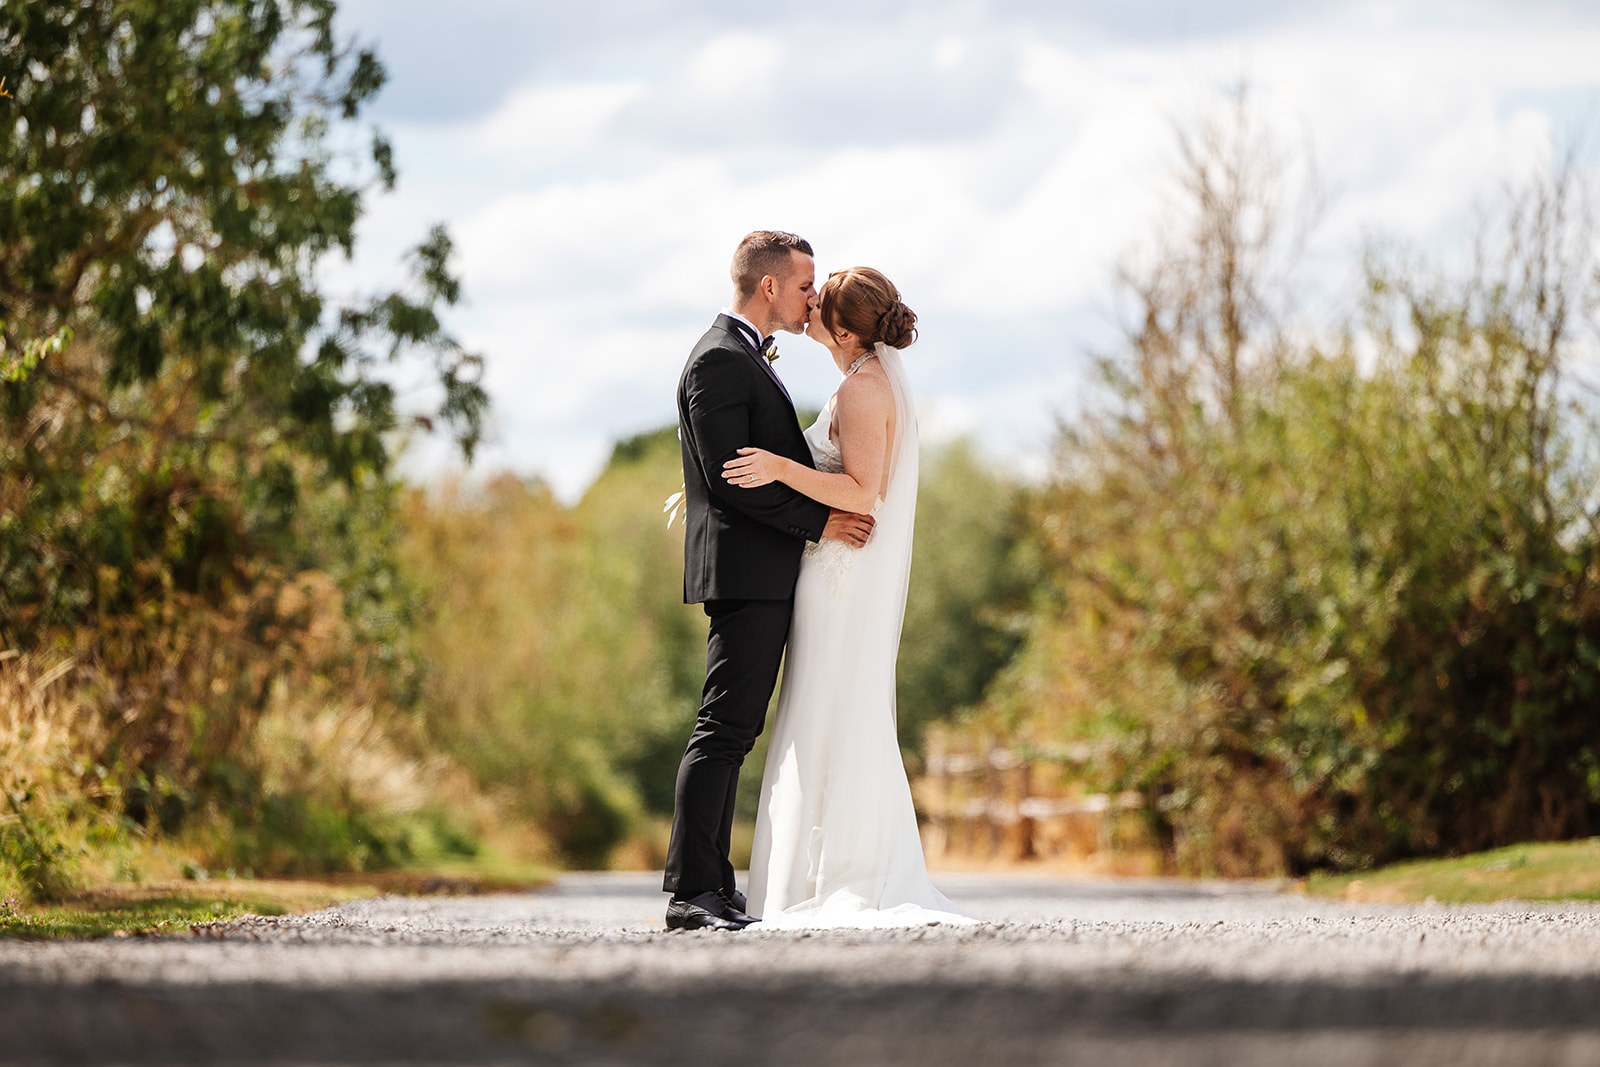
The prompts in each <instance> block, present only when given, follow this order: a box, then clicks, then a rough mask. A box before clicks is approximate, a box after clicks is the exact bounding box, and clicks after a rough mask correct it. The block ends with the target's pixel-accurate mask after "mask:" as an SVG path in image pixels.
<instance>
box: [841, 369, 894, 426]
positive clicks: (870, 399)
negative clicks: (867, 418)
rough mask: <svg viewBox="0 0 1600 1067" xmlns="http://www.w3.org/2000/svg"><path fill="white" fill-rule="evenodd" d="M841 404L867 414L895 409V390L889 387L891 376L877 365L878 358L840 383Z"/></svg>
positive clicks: (842, 406)
mask: <svg viewBox="0 0 1600 1067" xmlns="http://www.w3.org/2000/svg"><path fill="white" fill-rule="evenodd" d="M838 397H839V406H840V407H841V408H847V409H849V410H850V411H852V412H856V413H860V414H866V413H869V412H874V411H881V412H883V413H885V414H887V413H889V412H891V411H893V410H894V390H893V389H891V388H890V387H889V376H888V375H887V374H885V373H884V372H883V368H882V367H880V366H878V365H877V360H872V361H871V362H869V363H867V364H866V365H864V366H863V367H862V368H861V369H860V370H858V371H856V372H855V373H854V374H852V375H850V377H848V378H846V379H845V380H844V381H842V382H840V383H839V392H838Z"/></svg>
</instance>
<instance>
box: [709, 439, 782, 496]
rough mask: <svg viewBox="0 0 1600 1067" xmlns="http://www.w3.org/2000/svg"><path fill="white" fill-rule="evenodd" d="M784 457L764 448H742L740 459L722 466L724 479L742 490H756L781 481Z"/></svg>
mask: <svg viewBox="0 0 1600 1067" xmlns="http://www.w3.org/2000/svg"><path fill="white" fill-rule="evenodd" d="M782 465H783V457H782V456H775V455H773V454H772V453H771V452H768V451H767V450H766V449H764V448H741V449H739V458H738V459H730V460H728V462H726V463H724V464H723V465H722V477H723V478H724V479H725V480H726V481H728V482H731V483H732V484H734V485H737V486H738V487H739V488H740V489H754V488H756V487H757V486H762V485H769V484H771V483H772V482H776V481H779V480H780V478H779V475H781V474H782V473H783V472H782Z"/></svg>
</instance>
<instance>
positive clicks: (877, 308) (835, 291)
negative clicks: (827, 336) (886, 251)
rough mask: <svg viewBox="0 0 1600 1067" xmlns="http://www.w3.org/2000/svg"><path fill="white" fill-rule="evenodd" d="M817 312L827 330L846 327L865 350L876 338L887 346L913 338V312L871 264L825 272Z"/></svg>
mask: <svg viewBox="0 0 1600 1067" xmlns="http://www.w3.org/2000/svg"><path fill="white" fill-rule="evenodd" d="M817 314H819V315H821V316H822V325H823V326H825V327H827V330H828V332H829V333H831V334H835V335H837V334H838V333H839V331H840V330H848V331H850V332H851V333H853V334H855V335H856V336H857V337H858V338H860V339H861V343H862V344H863V345H865V346H866V348H867V351H869V352H870V351H871V350H872V349H873V348H874V347H876V346H877V344H878V342H879V341H882V342H883V343H884V344H886V345H888V346H889V347H890V348H906V347H908V346H910V345H912V344H914V343H915V342H916V340H917V313H916V312H915V311H912V310H911V309H910V308H908V307H906V306H905V304H904V303H902V302H901V300H900V290H898V289H896V288H895V287H894V282H891V281H890V280H889V279H888V278H885V277H884V276H883V273H882V272H881V271H876V270H873V269H872V268H871V267H851V268H850V269H849V270H836V271H834V272H833V273H832V274H830V275H828V280H827V281H825V282H823V283H822V293H821V296H820V299H819V301H818V304H817Z"/></svg>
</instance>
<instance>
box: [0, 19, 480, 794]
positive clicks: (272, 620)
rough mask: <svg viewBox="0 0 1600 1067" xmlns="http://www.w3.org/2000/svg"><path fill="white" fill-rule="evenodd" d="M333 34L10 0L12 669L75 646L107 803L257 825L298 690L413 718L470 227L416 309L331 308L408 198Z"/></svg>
mask: <svg viewBox="0 0 1600 1067" xmlns="http://www.w3.org/2000/svg"><path fill="white" fill-rule="evenodd" d="M334 16H335V4H334V3H333V2H332V0H38V2H29V3H9V4H5V5H3V6H0V74H4V75H5V76H6V78H7V82H6V84H7V87H8V89H9V91H10V93H11V94H12V95H11V96H10V97H7V98H0V323H3V324H4V325H3V328H0V370H4V371H5V372H6V373H5V376H6V378H7V382H6V384H5V385H4V386H3V387H0V647H9V648H21V649H23V650H24V651H28V650H31V649H53V650H57V651H70V652H71V653H72V654H73V655H74V656H75V658H76V662H77V665H78V666H77V669H76V672H75V674H74V677H75V678H76V679H78V680H79V681H80V682H82V683H83V684H85V685H86V686H88V687H90V688H91V689H92V690H93V691H94V693H95V694H96V697H95V699H96V701H97V702H98V706H99V707H100V708H101V710H102V711H103V713H104V726H105V728H104V729H103V730H97V731H95V736H97V737H102V738H103V740H102V741H100V742H96V746H94V751H91V752H86V753H85V756H86V757H87V765H88V766H89V767H90V769H91V772H93V773H97V774H99V773H104V774H108V775H109V776H110V781H111V782H112V783H113V784H112V785H111V786H109V787H105V788H100V787H97V795H100V796H105V797H109V798H111V801H112V802H120V803H121V804H122V805H123V806H124V807H125V808H126V810H128V811H129V812H130V813H131V814H133V815H134V816H135V817H136V818H138V819H139V820H141V821H149V820H154V819H158V818H159V820H160V821H161V822H162V823H163V824H166V823H168V822H170V820H169V819H168V814H167V813H171V812H176V813H177V815H176V816H174V817H180V816H182V814H183V813H184V812H187V811H192V810H195V808H196V807H197V806H199V805H201V804H202V803H203V797H204V796H205V795H207V791H208V790H209V791H210V793H209V795H212V796H217V795H220V794H219V792H218V791H219V790H222V791H223V792H226V791H227V790H224V789H223V785H225V784H226V783H229V782H232V783H234V785H232V786H228V787H227V788H228V789H231V790H232V793H231V794H230V795H233V796H236V797H241V798H244V799H242V800H241V803H243V804H245V805H246V806H247V807H248V806H249V805H250V804H253V803H254V801H253V800H251V799H250V798H251V797H252V796H254V793H253V790H254V786H253V785H249V784H248V783H250V782H251V781H253V779H252V777H251V775H252V773H253V772H251V770H250V768H251V760H252V759H254V758H255V756H254V748H253V742H252V737H253V732H252V731H253V726H254V723H255V721H256V719H257V717H258V716H259V715H260V713H261V711H262V709H263V708H265V707H266V706H267V705H268V704H269V702H270V701H271V700H272V699H273V693H274V692H276V691H278V690H279V689H280V688H281V687H282V686H283V685H284V684H286V682H285V680H286V679H290V678H293V679H295V680H296V681H295V683H294V684H295V686H296V687H297V688H296V692H299V693H303V694H310V693H312V692H315V691H320V690H319V689H317V686H325V687H326V688H327V689H328V690H329V691H330V692H342V693H343V694H345V696H344V697H343V698H342V699H352V700H354V699H369V698H371V699H377V697H376V696H375V694H376V693H377V692H378V691H379V690H380V689H382V687H379V686H376V682H377V681H378V680H380V679H383V678H387V682H386V683H385V684H386V685H387V686H388V691H389V693H390V695H391V696H396V697H399V698H402V699H403V697H404V694H403V693H402V692H400V690H399V689H398V688H396V686H397V685H398V686H400V687H403V686H405V685H409V684H410V683H409V681H408V678H409V673H408V672H409V671H410V668H409V666H408V663H409V660H410V657H409V654H408V652H407V650H406V647H405V643H406V636H405V625H404V621H405V615H406V612H407V611H408V610H409V609H408V606H407V605H408V603H409V600H410V596H411V595H410V594H409V593H408V592H407V590H406V589H405V586H404V582H403V581H402V579H401V577H400V574H399V571H398V568H397V565H396V564H395V562H394V558H393V547H394V541H395V532H394V529H393V511H394V499H393V498H394V493H395V486H394V483H393V482H392V480H391V479H390V477H389V473H388V469H389V464H390V460H391V454H390V449H391V440H392V434H393V432H394V431H395V430H397V429H398V428H399V427H401V426H402V424H403V422H404V421H405V420H406V419H408V418H409V419H411V420H414V421H415V422H417V423H420V424H422V425H424V426H433V425H436V424H437V425H440V426H442V427H444V428H445V429H447V430H448V432H449V433H451V434H452V435H453V437H454V439H455V441H456V442H457V443H458V444H459V445H460V447H461V448H462V450H463V451H464V452H465V453H466V454H467V455H468V456H469V457H470V455H471V453H472V450H473V446H474V445H475V444H476V442H477V440H478V437H479V432H480V426H481V417H482V414H483V411H484V409H485V405H486V402H487V396H486V394H485V393H484V391H483V389H482V388H481V386H480V385H479V384H478V381H477V376H478V372H479V369H480V363H481V361H480V359H479V357H477V356H476V355H473V354H471V353H468V352H466V351H464V350H463V349H462V347H461V346H460V345H459V344H458V343H457V342H456V341H455V340H453V339H452V338H451V337H450V336H449V335H448V334H447V333H446V332H445V331H444V329H443V327H442V324H441V321H440V318H439V315H440V313H441V311H442V309H443V308H445V307H447V306H449V305H451V304H454V303H455V302H456V301H457V300H458V299H459V298H460V290H459V286H458V284H457V282H456V280H455V279H454V278H453V277H452V276H451V274H450V271H449V267H448V261H449V257H450V253H451V245H450V240H449V237H448V236H447V234H446V233H445V232H444V231H443V230H442V229H437V228H436V229H434V230H433V231H431V232H430V233H428V234H426V235H419V236H424V237H425V239H424V240H423V241H422V243H421V244H420V245H419V246H418V247H417V248H416V250H415V252H414V254H413V256H412V258H411V266H412V279H411V282H410V283H409V284H408V286H407V287H405V288H404V289H402V290H400V291H395V292H390V293H384V294H379V295H377V296H375V297H373V298H371V299H367V300H363V301H359V302H355V303H346V304H341V303H337V302H335V301H333V300H331V299H329V298H328V297H327V295H326V294H325V293H324V292H323V291H322V289H321V288H320V287H319V283H318V280H317V272H318V266H319V264H320V263H322V262H323V261H324V259H325V258H326V257H327V256H329V255H336V254H339V253H343V254H346V255H349V254H350V253H351V251H352V249H353V246H354V242H355V234H356V225H357V222H358V220H359V219H360V217H361V211H362V204H363V200H364V198H365V197H366V196H368V195H370V194H372V193H375V192H377V191H380V190H382V189H386V188H389V187H392V186H393V184H394V181H395V171H394V166H393V159H392V152H391V150H390V147H389V145H388V143H387V142H386V141H385V140H384V139H383V137H382V136H381V135H380V134H377V133H376V132H371V131H367V130H366V128H365V127H363V126H361V125H360V122H359V119H360V115H361V110H362V108H363V106H364V105H365V103H366V102H367V101H368V100H370V98H371V97H372V96H373V94H374V93H376V92H377V91H378V89H379V88H380V87H381V86H382V84H383V81H384V71H383V68H382V66H381V64H380V63H379V62H378V60H377V58H376V57H375V56H374V55H373V54H372V52H370V51H368V50H365V49H358V48H355V47H353V46H352V45H350V44H348V43H345V42H342V41H341V40H340V39H339V38H338V36H337V35H336V33H335V29H334ZM69 336H70V338H71V340H70V343H68V342H67V341H66V339H67V338H68V337H69ZM46 353H47V354H46ZM42 354H43V355H44V358H40V357H41V355H42ZM399 360H426V361H428V363H429V364H430V366H431V368H432V372H433V375H434V376H435V377H436V379H437V382H438V384H439V390H438V392H437V396H438V398H439V402H438V403H437V405H436V406H435V407H434V408H433V409H432V410H418V411H409V412H407V411H402V410H401V409H400V406H399V405H398V403H397V400H396V396H395V392H394V390H393V388H392V387H391V386H390V385H389V384H388V383H387V382H386V381H385V380H384V374H385V367H386V365H387V364H389V363H392V362H395V361H399ZM307 574H309V575H312V577H311V578H309V579H305V578H302V576H304V575H307ZM304 589H316V590H320V591H321V592H319V593H318V594H317V596H316V597H314V598H311V599H310V600H308V597H307V596H306V595H304V594H303V590H304ZM312 600H314V601H315V605H313V606H310V607H308V604H310V603H311V601H312ZM325 609H326V610H325ZM313 681H315V682H316V685H313V684H312V683H313ZM308 699H310V697H309V696H308ZM330 699H331V698H330ZM95 767H98V768H99V770H98V771H94V770H93V769H94V768H95ZM86 773H89V772H86ZM241 782H242V783H246V785H242V786H241V785H239V783H241Z"/></svg>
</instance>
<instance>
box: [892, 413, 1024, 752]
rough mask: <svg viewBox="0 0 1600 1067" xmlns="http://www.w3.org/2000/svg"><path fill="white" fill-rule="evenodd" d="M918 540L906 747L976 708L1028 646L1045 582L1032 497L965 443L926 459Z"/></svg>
mask: <svg viewBox="0 0 1600 1067" xmlns="http://www.w3.org/2000/svg"><path fill="white" fill-rule="evenodd" d="M921 483H922V484H921V485H920V486H919V487H918V492H917V528H916V542H915V548H914V551H913V553H912V562H911V584H910V588H909V590H908V591H907V594H906V616H905V628H904V629H903V631H902V632H901V637H900V660H899V669H898V674H897V683H898V684H897V691H898V692H897V705H898V725H899V732H900V747H901V748H902V749H905V750H906V751H907V752H908V753H915V752H917V751H920V749H921V747H922V732H923V729H924V728H925V727H926V726H927V725H928V724H930V723H934V722H940V721H943V720H947V719H949V718H951V717H952V716H953V715H955V714H956V713H957V712H958V711H960V710H961V709H964V708H969V707H972V706H974V705H976V704H977V703H978V702H979V701H980V700H981V699H982V698H983V695H984V692H985V690H987V688H988V686H989V683H990V681H991V680H992V679H993V678H994V676H995V674H996V672H997V671H999V670H1000V668H1001V667H1003V666H1005V664H1007V663H1008V662H1010V660H1011V658H1012V657H1013V656H1014V655H1015V654H1016V650H1017V647H1018V645H1019V644H1020V643H1021V640H1022V632H1021V631H1022V624H1021V622H1020V621H1019V616H1020V614H1021V611H1022V609H1023V608H1024V607H1025V605H1026V603H1027V598H1028V596H1029V594H1030V591H1031V590H1032V588H1033V586H1034V584H1035V582H1036V580H1037V568H1036V565H1035V563H1034V560H1033V557H1032V553H1031V548H1030V545H1029V543H1028V541H1027V538H1026V526H1025V521H1026V516H1025V512H1024V496H1023V494H1022V492H1021V490H1020V488H1019V487H1018V486H1017V485H1015V484H1014V483H1012V482H1010V481H1008V480H1006V479H1005V478H1003V477H1001V476H1000V475H998V474H997V473H995V471H993V470H992V469H991V468H990V467H988V466H987V465H986V464H985V463H984V462H983V460H982V459H981V458H980V457H979V456H978V455H977V454H976V452H975V451H974V450H973V448H972V446H971V444H970V443H968V442H966V441H958V442H956V443H954V444H951V445H948V446H946V447H945V448H943V449H940V450H937V451H930V453H929V454H928V455H925V456H924V457H923V461H922V478H921Z"/></svg>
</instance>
